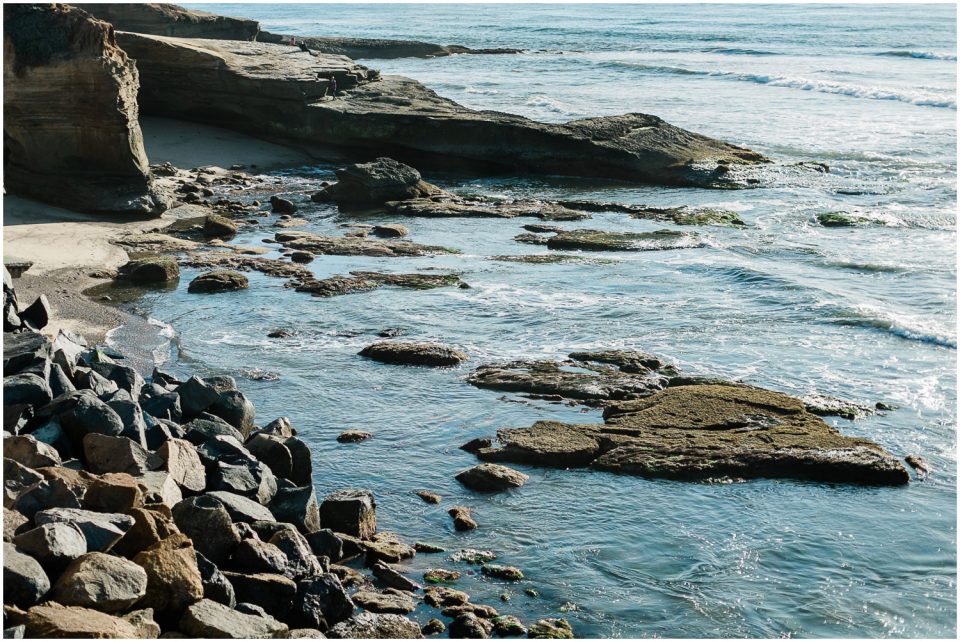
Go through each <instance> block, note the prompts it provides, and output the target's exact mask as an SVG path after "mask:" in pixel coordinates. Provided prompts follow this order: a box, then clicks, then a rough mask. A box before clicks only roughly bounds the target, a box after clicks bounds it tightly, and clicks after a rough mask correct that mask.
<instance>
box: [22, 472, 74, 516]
mask: <svg viewBox="0 0 960 642" xmlns="http://www.w3.org/2000/svg"><path fill="white" fill-rule="evenodd" d="M12 508H13V509H14V510H16V511H17V512H18V513H20V514H21V515H23V516H25V517H27V518H29V519H33V516H34V515H36V514H37V513H38V512H39V511H42V510H46V509H49V508H80V500H79V499H77V496H76V495H75V494H74V493H73V490H72V489H71V488H70V487H69V486H68V485H67V484H66V482H64V481H63V480H61V479H44V480H42V481H38V482H37V483H35V484H33V485H32V486H28V487H27V488H24V489H23V490H21V491H20V492H19V493H18V494H17V498H16V500H15V501H14V502H13V506H12Z"/></svg>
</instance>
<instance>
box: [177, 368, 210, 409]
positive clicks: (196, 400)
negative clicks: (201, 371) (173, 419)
mask: <svg viewBox="0 0 960 642" xmlns="http://www.w3.org/2000/svg"><path fill="white" fill-rule="evenodd" d="M177 394H178V395H180V408H181V409H182V411H183V416H184V418H186V419H193V418H194V417H196V416H197V415H199V414H200V413H201V412H203V411H204V410H206V409H207V408H209V407H210V406H212V405H213V404H215V403H217V401H218V400H219V399H220V392H219V391H218V390H217V389H216V388H214V387H213V386H211V385H208V384H207V383H206V382H205V381H204V380H203V379H201V378H200V377H190V378H189V379H187V380H186V381H185V382H183V383H181V384H180V385H179V386H177Z"/></svg>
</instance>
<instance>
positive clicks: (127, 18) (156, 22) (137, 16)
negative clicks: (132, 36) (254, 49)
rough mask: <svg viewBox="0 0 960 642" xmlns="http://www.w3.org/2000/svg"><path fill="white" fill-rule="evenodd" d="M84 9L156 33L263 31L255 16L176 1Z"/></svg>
mask: <svg viewBox="0 0 960 642" xmlns="http://www.w3.org/2000/svg"><path fill="white" fill-rule="evenodd" d="M83 9H84V10H86V11H88V12H90V13H91V14H93V15H94V16H96V17H97V18H99V19H101V20H105V21H107V22H109V23H110V24H112V25H113V26H114V27H115V28H116V29H118V30H120V31H136V32H137V33H148V34H153V35H156V36H179V37H181V38H214V39H221V40H254V39H255V38H256V37H257V33H258V32H259V31H260V23H258V22H257V21H256V20H248V19H246V18H230V17H227V16H218V15H215V14H212V13H207V12H205V11H196V10H193V9H185V8H183V7H179V6H177V5H175V4H160V3H139V4H137V3H123V4H120V3H116V4H106V3H103V4H101V3H91V4H85V5H83Z"/></svg>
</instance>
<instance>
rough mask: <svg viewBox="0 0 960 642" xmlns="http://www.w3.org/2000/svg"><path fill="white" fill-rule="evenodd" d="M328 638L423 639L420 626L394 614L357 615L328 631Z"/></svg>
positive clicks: (364, 613) (362, 613)
mask: <svg viewBox="0 0 960 642" xmlns="http://www.w3.org/2000/svg"><path fill="white" fill-rule="evenodd" d="M327 637H328V638H336V639H372V640H414V639H420V638H422V637H423V633H422V632H421V631H420V625H419V624H417V623H416V622H414V621H413V620H411V619H409V618H406V617H404V616H402V615H395V614H392V613H370V612H369V611H363V612H361V613H357V614H356V615H354V616H353V617H351V618H350V619H349V620H346V621H344V622H340V623H339V624H337V625H335V626H333V627H331V628H330V630H328V631H327Z"/></svg>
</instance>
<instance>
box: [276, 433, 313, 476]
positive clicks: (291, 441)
mask: <svg viewBox="0 0 960 642" xmlns="http://www.w3.org/2000/svg"><path fill="white" fill-rule="evenodd" d="M283 445H284V446H286V447H287V450H289V451H290V475H289V476H288V477H287V479H289V480H290V481H292V482H293V483H294V484H296V485H297V486H309V485H310V484H312V483H313V457H312V455H311V453H310V447H309V446H307V444H306V442H304V441H303V440H302V439H300V438H298V437H287V439H286V440H285V441H284V442H283Z"/></svg>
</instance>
